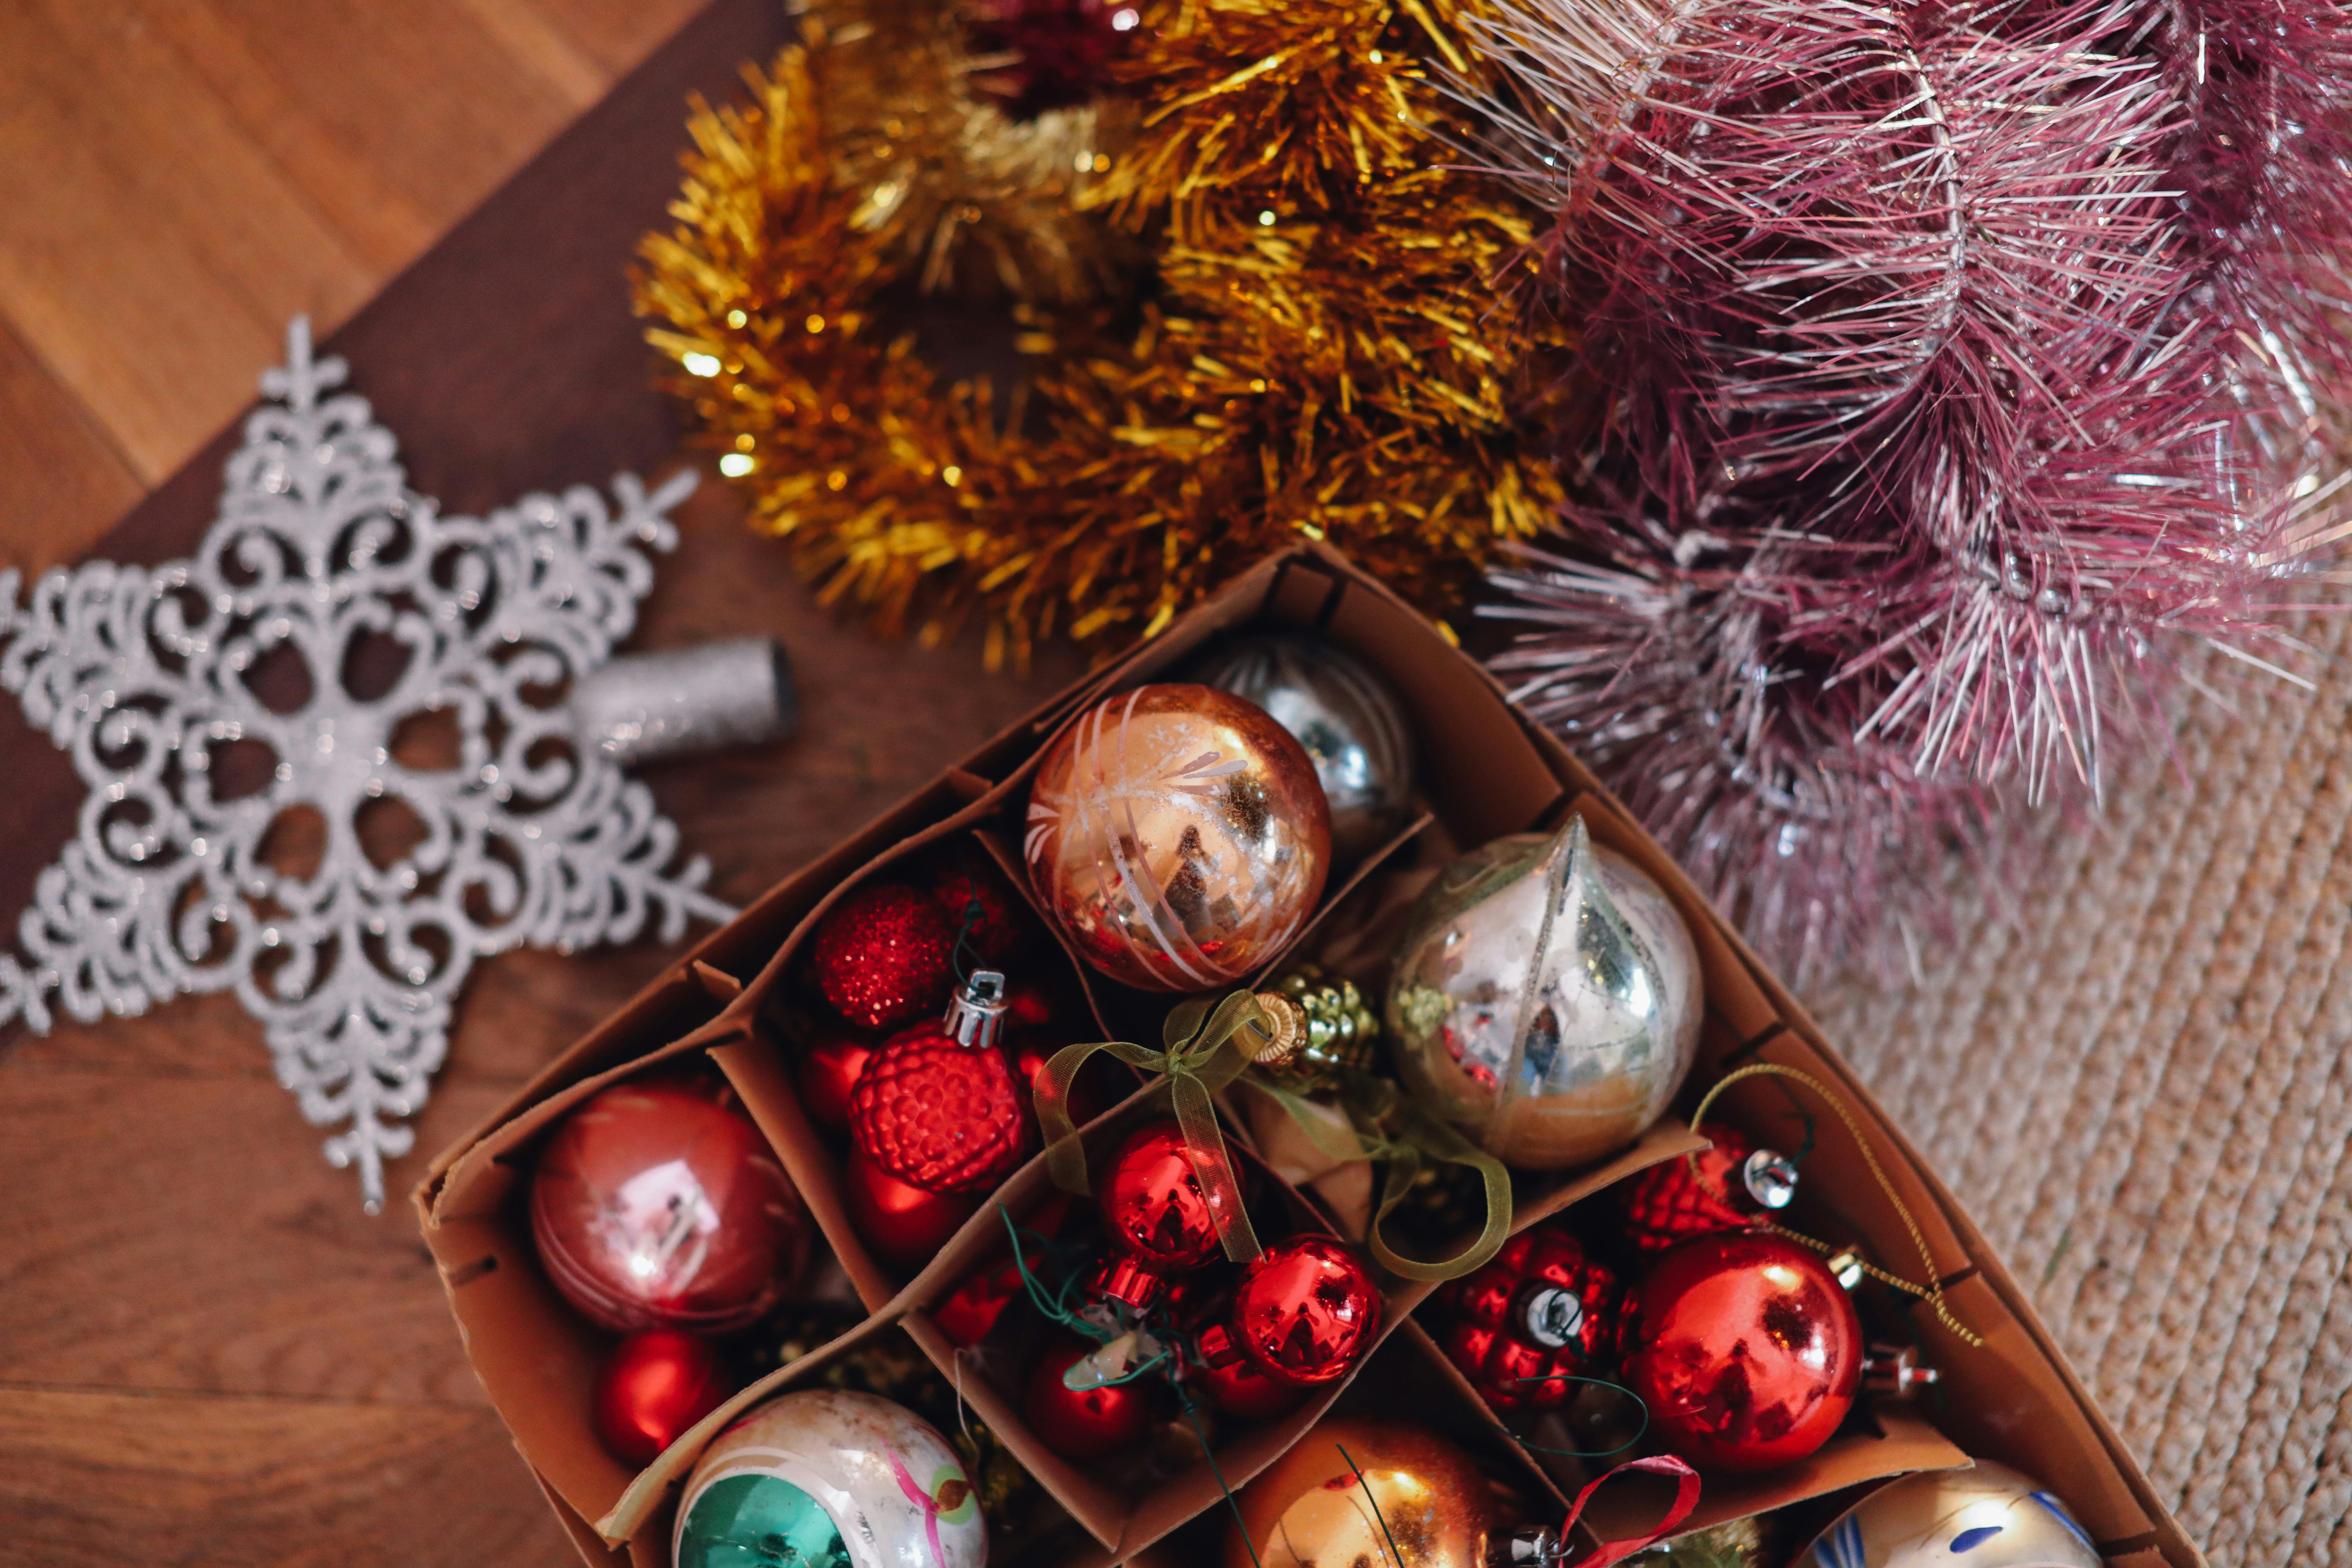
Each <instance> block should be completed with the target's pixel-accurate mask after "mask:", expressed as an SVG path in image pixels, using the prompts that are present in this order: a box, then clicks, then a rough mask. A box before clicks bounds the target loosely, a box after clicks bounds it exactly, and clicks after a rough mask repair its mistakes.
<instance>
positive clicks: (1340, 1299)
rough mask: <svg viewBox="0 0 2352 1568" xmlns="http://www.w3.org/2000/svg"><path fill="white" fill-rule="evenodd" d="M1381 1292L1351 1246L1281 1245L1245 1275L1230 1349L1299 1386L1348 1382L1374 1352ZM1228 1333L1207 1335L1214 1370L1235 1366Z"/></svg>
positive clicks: (1306, 1241) (1311, 1240) (1323, 1239)
mask: <svg viewBox="0 0 2352 1568" xmlns="http://www.w3.org/2000/svg"><path fill="white" fill-rule="evenodd" d="M1380 1326H1381V1293H1380V1291H1379V1290H1378V1289H1376V1288H1375V1287H1374V1286H1373V1284H1372V1276H1371V1271H1370V1270H1369V1269H1367V1268H1365V1267H1364V1264H1363V1260H1362V1259H1360V1258H1358V1257H1357V1256H1356V1254H1355V1252H1354V1251H1353V1250H1352V1249H1350V1248H1349V1247H1348V1245H1347V1244H1346V1243H1344V1242H1341V1241H1337V1240H1334V1239H1333V1238H1331V1237H1328V1236H1294V1237H1290V1238H1288V1239H1287V1240H1285V1241H1277V1242H1276V1243H1275V1244H1274V1245H1273V1246H1272V1247H1267V1248H1266V1249H1265V1251H1264V1252H1263V1253H1261V1254H1259V1255H1258V1256H1257V1257H1256V1258H1252V1259H1251V1260H1250V1261H1249V1263H1248V1264H1246V1265H1245V1266H1244V1268H1243V1269H1242V1277H1241V1279H1240V1281H1239V1282H1238V1283H1236V1284H1235V1285H1234V1313H1233V1321H1232V1327H1231V1330H1230V1342H1231V1344H1232V1345H1233V1347H1234V1348H1235V1349H1237V1350H1239V1351H1240V1352H1242V1353H1244V1354H1245V1355H1247V1356H1248V1357H1249V1358H1250V1360H1252V1361H1254V1362H1255V1363H1257V1364H1258V1366H1259V1368H1260V1369H1261V1370H1263V1371H1265V1372H1267V1373H1272V1374H1273V1375H1274V1376H1276V1377H1277V1378H1287V1379H1289V1380H1290V1381H1291V1382H1293V1383H1304V1384H1321V1383H1331V1382H1334V1381H1336V1380H1337V1379H1339V1378H1342V1377H1345V1376H1346V1375H1347V1374H1348V1373H1349V1371H1350V1370H1351V1369H1353V1368H1354V1366H1355V1364H1356V1363H1358V1362H1359V1361H1361V1360H1362V1359H1363V1356H1364V1352H1366V1351H1368V1350H1370V1348H1371V1344H1372V1336H1373V1335H1374V1334H1375V1333H1377V1332H1378V1331H1379V1330H1380ZM1227 1337H1228V1336H1227V1334H1225V1333H1222V1332H1220V1331H1217V1330H1215V1329H1212V1330H1211V1331H1209V1332H1207V1333H1204V1334H1203V1335H1202V1338H1201V1349H1202V1356H1203V1358H1204V1359H1205V1360H1207V1361H1208V1362H1209V1363H1211V1364H1217V1363H1224V1362H1226V1361H1228V1360H1229V1359H1230V1357H1229V1354H1228V1353H1227V1352H1225V1351H1224V1349H1223V1346H1224V1344H1225V1342H1227Z"/></svg>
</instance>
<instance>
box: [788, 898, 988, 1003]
mask: <svg viewBox="0 0 2352 1568" xmlns="http://www.w3.org/2000/svg"><path fill="white" fill-rule="evenodd" d="M954 956H955V927H954V926H952V925H950V923H949V922H948V919H947V917H946V916H945V915H942V914H941V913H940V906H939V904H938V903H937V901H935V900H932V899H929V898H928V897H926V896H925V895H923V894H921V893H919V892H917V891H915V889H912V888H906V887H901V886H899V885H898V883H896V882H869V883H867V884H866V886H865V887H862V888H859V889H856V890H855V891H854V892H852V893H850V894H849V895H848V896H847V897H846V898H845V899H843V900H841V902H839V903H837V904H835V906H834V907H833V908H832V909H830V910H827V911H826V912H825V917H824V920H822V921H819V922H818V923H817V928H816V940H815V942H814V957H815V964H816V984H817V989H818V990H820V991H822V992H823V993H824V999H825V1000H826V1001H827V1002H830V1003H832V1004H833V1007H834V1011H835V1012H837V1013H839V1014H840V1015H841V1016H843V1017H845V1018H846V1019H848V1020H849V1021H850V1022H851V1023H853V1024H855V1025H856V1026H858V1027H859V1028H861V1029H895V1028H898V1026H901V1025H904V1024H909V1023H912V1022H913V1021H914V1020H915V1019H917V1018H919V1017H921V1016H923V1015H924V1014H926V1013H936V1012H938V1011H939V1010H940V1008H941V1007H942V1006H944V1005H946V1003H947V999H948V993H949V992H950V991H951V990H953V989H954V988H955V963H954Z"/></svg>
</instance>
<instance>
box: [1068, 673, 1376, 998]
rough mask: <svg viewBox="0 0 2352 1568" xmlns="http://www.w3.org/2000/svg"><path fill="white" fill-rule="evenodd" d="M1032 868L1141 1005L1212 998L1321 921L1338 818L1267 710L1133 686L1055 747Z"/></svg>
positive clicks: (1090, 949)
mask: <svg viewBox="0 0 2352 1568" xmlns="http://www.w3.org/2000/svg"><path fill="white" fill-rule="evenodd" d="M1024 858H1025V859H1026V860H1027V863H1028V867H1029V879H1030V882H1031V883H1032V885H1033V886H1034V888H1035V889H1036V892H1037V897H1038V900H1039V901H1040V902H1041V903H1043V904H1044V906H1045V911H1046V913H1047V914H1048V915H1049V916H1050V917H1051V918H1053V919H1054V920H1055V921H1057V922H1058V923H1059V924H1060V925H1061V926H1062V927H1063V929H1064V930H1065V931H1067V932H1068V934H1069V936H1070V939H1071V941H1072V942H1074V943H1075V944H1076V948H1077V951H1078V953H1079V955H1080V956H1081V957H1083V958H1085V959H1086V960H1087V963H1091V964H1093V965H1094V966H1095V967H1096V968H1097V969H1098V970H1100V971H1102V972H1103V973H1105V974H1108V975H1109V976H1110V977H1111V978H1112V979H1114V980H1118V981H1120V982H1122V983H1124V984H1129V985H1134V986H1138V987H1140V988H1142V989H1144V990H1147V991H1202V990H1206V989H1208V988H1210V987H1212V986H1216V985H1223V984H1232V983H1233V982H1234V981H1237V980H1240V979H1241V978H1242V977H1244V975H1246V974H1247V973H1249V971H1250V970H1251V969H1253V968H1254V967H1255V966H1256V965H1257V964H1259V963H1264V962H1265V961H1266V960H1267V959H1269V958H1271V957H1273V956H1274V954H1275V953H1276V952H1278V951H1279V950H1280V949H1281V947H1282V946H1283V944H1284V943H1286V942H1288V941H1289V940H1290V938H1291V936H1292V934H1293V933H1295V932H1296V931H1297V930H1298V928H1299V926H1300V925H1301V924H1302V923H1304V922H1305V921H1306V919H1307V915H1308V914H1309V913H1311V912H1312V911H1313V910H1314V908H1315V902H1316V900H1318V899H1319V898H1320V897H1321V896H1322V893H1323V880H1324V878H1325V876H1326V875H1327V874H1328V871H1329V869H1330V860H1331V823H1330V814H1329V812H1328V810H1327V809H1326V807H1325V805H1324V804H1323V788H1322V786H1321V785H1320V784H1318V783H1316V781H1315V771H1314V766H1313V764H1312V763H1310V762H1309V761H1308V760H1307V753H1306V752H1304V751H1302V750H1300V748H1299V745H1298V742H1297V741H1295V740H1293V739H1291V737H1290V734H1289V732H1288V731H1286V730H1284V729H1283V728H1282V727H1281V726H1280V725H1279V724H1276V722H1275V721H1273V720H1271V719H1269V718H1267V717H1266V714H1265V710H1264V709H1261V708H1258V707H1255V705H1253V704H1251V703H1248V702H1244V701H1243V700H1241V699H1240V698H1237V697H1234V696H1230V695H1228V694H1227V693H1225V692H1223V691H1213V690H1211V689H1208V688H1207V687H1204V686H1181V685H1168V686H1139V687H1137V688H1135V689H1132V690H1129V691H1122V692H1119V693H1118V694H1116V695H1114V696H1111V697H1108V698H1106V699H1104V700H1102V701H1101V702H1099V703H1097V705H1096V706H1095V707H1093V708H1091V709H1089V710H1087V711H1086V712H1085V713H1083V714H1081V715H1079V717H1078V718H1077V719H1076V720H1075V721H1072V722H1071V723H1070V724H1069V725H1067V726H1066V728H1065V729H1064V730H1063V731H1062V733H1061V734H1060V735H1059V736H1057V737H1056V738H1055V741H1054V742H1053V744H1052V745H1050V746H1048V747H1047V748H1046V750H1045V756H1044V758H1043V759H1042V760H1041V761H1040V762H1039V763H1038V764H1037V773H1036V776H1035V779H1034V783H1033V784H1031V785H1030V791H1029V823H1028V833H1027V838H1026V842H1025V845H1024Z"/></svg>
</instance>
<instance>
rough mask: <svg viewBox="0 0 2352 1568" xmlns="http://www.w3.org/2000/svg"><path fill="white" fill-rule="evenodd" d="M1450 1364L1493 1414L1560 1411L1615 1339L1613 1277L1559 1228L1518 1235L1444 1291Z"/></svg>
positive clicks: (1554, 1223)
mask: <svg viewBox="0 0 2352 1568" xmlns="http://www.w3.org/2000/svg"><path fill="white" fill-rule="evenodd" d="M1445 1293H1446V1300H1447V1304H1448V1305H1449V1306H1451V1307H1452V1309H1453V1310H1454V1322H1453V1326H1452V1327H1451V1328H1450V1329H1448V1330H1447V1331H1446V1335H1445V1340H1444V1345H1445V1353H1446V1356H1447V1357H1448V1358H1449V1359H1450V1360H1452V1362H1453V1363H1454V1365H1455V1366H1457V1367H1459V1368H1461V1370H1462V1375H1463V1376H1464V1377H1466V1378H1468V1379H1469V1380H1470V1382H1471V1384H1473V1386H1475V1388H1476V1389H1477V1390H1478V1392H1479V1394H1481V1395H1482V1396H1483V1397H1484V1398H1485V1399H1486V1403H1487V1404H1488V1405H1492V1406H1494V1407H1495V1408H1496V1409H1497V1410H1557V1409H1559V1407H1560V1406H1562V1405H1566V1404H1567V1403H1568V1402H1569V1401H1570V1399H1571V1398H1572V1397H1574V1395H1575V1393H1576V1389H1577V1384H1574V1383H1573V1382H1571V1381H1570V1376H1569V1375H1568V1374H1577V1373H1590V1371H1591V1369H1592V1368H1593V1367H1594V1365H1595V1364H1596V1363H1598V1362H1599V1361H1600V1360H1601V1357H1602V1355H1603V1354H1604V1353H1605V1352H1606V1351H1607V1350H1608V1348H1609V1346H1610V1345H1611V1343H1612V1342H1613V1340H1614V1338H1615V1331H1616V1327H1617V1304H1618V1297H1619V1289H1618V1285H1617V1277H1616V1276H1615V1275H1614V1274H1612V1273H1611V1272H1610V1270H1608V1269H1607V1268H1603V1267H1602V1266H1601V1265H1600V1264H1598V1263H1596V1262H1594V1261H1593V1260H1592V1259H1591V1258H1590V1257H1588V1256H1587V1255H1586V1253H1585V1250H1584V1247H1583V1244H1582V1243H1580V1242H1579V1241H1578V1240H1577V1239H1576V1237H1574V1236H1572V1235H1570V1233H1569V1231H1568V1229H1567V1228H1566V1226H1563V1225H1561V1224H1560V1223H1559V1222H1558V1221H1551V1222H1549V1223H1546V1224H1543V1225H1539V1226H1536V1227H1535V1228H1533V1229H1531V1230H1525V1231H1521V1232H1520V1233H1519V1234H1518V1235H1517V1236H1515V1237H1511V1239H1510V1240H1508V1241H1507V1242H1505V1243H1504V1244H1503V1249H1502V1250H1501V1251H1500V1252H1498V1253H1496V1255H1495V1256H1494V1258H1492V1259H1490V1260H1489V1261H1487V1262H1486V1263H1485V1264H1484V1265H1482V1266H1480V1267H1479V1268H1476V1269H1475V1270H1473V1271H1472V1272H1471V1273H1469V1274H1467V1275H1465V1276H1464V1277H1463V1278H1462V1279H1457V1280H1455V1281H1454V1282H1453V1283H1452V1284H1450V1285H1448V1286H1447V1287H1446V1288H1445Z"/></svg>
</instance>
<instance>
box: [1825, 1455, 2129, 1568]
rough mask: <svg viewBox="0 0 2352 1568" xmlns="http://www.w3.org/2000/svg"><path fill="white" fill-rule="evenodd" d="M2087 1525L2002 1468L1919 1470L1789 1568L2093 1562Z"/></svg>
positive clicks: (1860, 1507) (2087, 1566) (2073, 1566)
mask: <svg viewBox="0 0 2352 1568" xmlns="http://www.w3.org/2000/svg"><path fill="white" fill-rule="evenodd" d="M2104 1561H2105V1559H2104V1558H2102V1557H2101V1556H2100V1554H2099V1550H2098V1548H2097V1547H2096V1546H2095V1545H2093V1544H2092V1542H2091V1537H2090V1534H2089V1532H2088V1531H2084V1528H2083V1527H2082V1526H2081V1525H2080V1524H2078V1523H2076V1522H2075V1521H2074V1515H2073V1514H2072V1513H2070V1512H2068V1511H2067V1510H2066V1505H2065V1504H2064V1503H2063V1502H2062V1501H2060V1500H2059V1499H2058V1498H2057V1496H2056V1494H2054V1493H2052V1492H2048V1491H2045V1490H2043V1489H2042V1488H2041V1487H2040V1486H2038V1485H2036V1484H2035V1483H2034V1482H2033V1481H2032V1480H2030V1479H2027V1478H2026V1477H2024V1476H2021V1475H2020V1474H2018V1473H2017V1472H2016V1471H2015V1470H2012V1469H2011V1468H2009V1467H2008V1466H2006V1465H1998V1464H1995V1463H1993V1462H1992V1461H1991V1460H1990V1459H1979V1460H1977V1461H1976V1463H1975V1464H1974V1465H1973V1466H1971V1467H1970V1468H1967V1469H1964V1470H1925V1471H1921V1472H1920V1473H1918V1474H1916V1475H1910V1476H1904V1477H1901V1478H1899V1479H1895V1480H1893V1481H1889V1482H1888V1483H1887V1484H1886V1485H1885V1486H1883V1487H1881V1488H1879V1489H1877V1490H1876V1491H1874V1492H1873V1493H1871V1494H1870V1495H1869V1496H1868V1497H1866V1498H1864V1499H1863V1500H1861V1501H1860V1502H1858V1503H1856V1504H1854V1505H1853V1507H1852V1508H1850V1509H1848V1510H1846V1511H1845V1512H1844V1513H1843V1514H1841V1515H1839V1516H1838V1519H1837V1521H1836V1522H1835V1523H1833V1524H1832V1525H1831V1526H1830V1527H1829V1528H1828V1529H1827V1530H1824V1531H1822V1532H1821V1534H1820V1535H1818V1536H1816V1537H1815V1538H1814V1539H1813V1543H1812V1544H1811V1546H1808V1547H1807V1548H1805V1550H1804V1552H1803V1553H1802V1554H1801V1556H1799V1557H1798V1559H1797V1560H1796V1563H1794V1564H1793V1565H1792V1568H1945V1564H1948V1563H1967V1564H1968V1568H2099V1565H2100V1564H2101V1563H2103V1562H2104Z"/></svg>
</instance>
